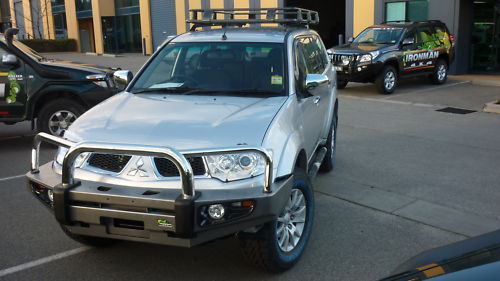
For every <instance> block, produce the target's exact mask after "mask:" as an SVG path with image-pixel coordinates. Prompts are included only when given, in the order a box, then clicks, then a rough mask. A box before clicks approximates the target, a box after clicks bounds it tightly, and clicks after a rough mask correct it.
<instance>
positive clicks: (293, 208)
mask: <svg viewBox="0 0 500 281" xmlns="http://www.w3.org/2000/svg"><path fill="white" fill-rule="evenodd" d="M313 219H314V196H313V191H312V186H311V183H310V182H309V179H308V178H307V176H306V175H305V173H304V172H302V171H297V172H295V173H294V181H293V187H292V191H291V193H290V197H289V198H288V201H287V202H286V204H285V206H284V208H283V210H282V212H281V214H280V215H279V216H278V217H277V218H276V219H275V220H273V221H271V222H268V223H266V224H265V225H264V226H263V227H262V228H261V229H260V230H259V231H258V232H257V233H252V234H250V233H240V234H239V235H238V237H239V238H240V241H241V249H242V253H243V255H244V257H245V258H246V259H247V260H248V261H249V262H251V263H253V264H255V265H257V266H259V267H261V268H263V269H265V270H267V271H271V272H283V271H285V270H287V269H290V268H291V267H292V266H293V265H294V264H295V263H297V261H298V260H299V258H300V257H301V256H302V253H303V252H304V249H305V247H306V245H307V242H308V241H309V237H310V236H311V231H312V227H313Z"/></svg>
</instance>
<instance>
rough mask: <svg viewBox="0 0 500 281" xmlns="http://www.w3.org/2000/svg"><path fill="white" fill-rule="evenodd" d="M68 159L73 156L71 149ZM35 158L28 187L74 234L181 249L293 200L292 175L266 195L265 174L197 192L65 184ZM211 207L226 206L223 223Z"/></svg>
mask: <svg viewBox="0 0 500 281" xmlns="http://www.w3.org/2000/svg"><path fill="white" fill-rule="evenodd" d="M67 144H68V143H67ZM37 145H38V146H39V144H36V145H35V147H36V146H37ZM68 145H69V144H68ZM77 146H78V145H77ZM75 155H76V154H75ZM68 157H69V158H71V157H72V155H71V149H70V152H69V153H68V156H67V158H68ZM35 158H36V159H35ZM33 159H34V160H36V161H34V165H33V167H32V168H33V169H32V171H31V172H28V173H27V174H26V176H27V179H28V188H29V189H30V191H31V192H32V193H33V195H34V196H35V197H36V198H37V199H39V200H40V201H41V202H42V203H43V204H44V205H45V206H47V207H48V208H49V209H50V210H51V211H53V213H54V215H55V217H56V219H57V221H58V222H59V223H61V224H63V225H65V227H66V228H67V229H68V230H69V231H71V232H72V233H73V234H77V235H87V236H96V237H104V238H112V239H120V240H130V241H139V242H148V243H156V244H164V245H173V246H182V247H192V246H195V245H198V244H201V243H205V242H208V241H211V240H214V239H217V238H221V237H225V236H228V235H231V234H234V233H236V232H239V231H244V230H247V229H250V228H253V227H256V226H259V225H262V224H264V223H266V222H269V221H271V220H273V219H275V218H276V217H277V216H278V215H279V214H280V212H281V210H282V208H283V206H284V205H285V203H286V200H288V196H289V194H290V192H291V188H292V183H293V177H288V178H286V179H284V180H281V181H279V182H274V183H271V184H270V186H268V187H267V189H268V190H269V191H268V192H263V191H265V190H267V189H266V186H265V185H266V184H267V181H264V176H260V177H255V178H252V179H247V180H242V181H237V182H234V183H232V182H229V183H222V182H221V186H220V188H217V189H214V188H210V189H200V190H196V191H194V192H193V193H192V194H189V192H186V190H185V188H184V186H183V185H181V186H182V192H181V189H172V188H168V189H162V188H144V187H134V186H122V185H112V184H102V183H99V182H95V181H86V180H83V179H79V180H78V181H76V179H75V180H74V181H72V182H70V183H69V184H61V182H63V183H64V182H65V178H67V177H68V175H67V172H65V171H64V169H63V175H62V176H61V175H59V174H57V173H56V172H55V171H54V169H53V168H52V163H48V164H45V165H43V166H40V167H38V165H37V163H36V162H37V157H35V156H34V157H33ZM65 162H66V159H65ZM69 162H71V161H69ZM71 164H72V163H71ZM35 168H36V169H35ZM71 174H72V172H71V173H70V176H71ZM181 179H182V178H181ZM191 179H192V178H191ZM181 182H182V180H181ZM184 183H185V182H184ZM194 184H196V181H194ZM232 185H233V186H232ZM235 186H237V187H238V188H234V187H235ZM232 187H233V188H232ZM187 195H189V196H187ZM243 202H245V203H243ZM212 204H222V205H223V206H225V209H226V215H225V216H224V218H223V219H221V220H213V219H210V217H209V216H207V206H209V205H212Z"/></svg>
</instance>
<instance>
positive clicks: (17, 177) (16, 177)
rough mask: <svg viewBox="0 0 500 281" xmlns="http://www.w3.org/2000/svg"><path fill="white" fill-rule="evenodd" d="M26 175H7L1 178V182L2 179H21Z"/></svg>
mask: <svg viewBox="0 0 500 281" xmlns="http://www.w3.org/2000/svg"><path fill="white" fill-rule="evenodd" d="M22 177H24V175H17V176H12V177H6V178H1V179H0V182H1V181H8V180H14V179H20V178H22Z"/></svg>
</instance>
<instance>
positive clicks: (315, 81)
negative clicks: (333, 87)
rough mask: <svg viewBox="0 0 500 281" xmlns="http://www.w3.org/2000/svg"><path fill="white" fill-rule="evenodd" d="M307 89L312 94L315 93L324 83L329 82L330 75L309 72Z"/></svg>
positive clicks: (306, 83) (306, 82)
mask: <svg viewBox="0 0 500 281" xmlns="http://www.w3.org/2000/svg"><path fill="white" fill-rule="evenodd" d="M305 80H306V81H305V85H304V86H305V87H304V88H305V90H306V91H307V92H308V93H309V94H311V95H314V92H315V91H314V90H315V89H316V88H317V87H319V86H321V85H323V84H326V83H328V82H329V81H330V80H329V79H328V76H326V75H324V74H307V75H306V79H305Z"/></svg>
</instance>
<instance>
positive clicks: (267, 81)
mask: <svg viewBox="0 0 500 281" xmlns="http://www.w3.org/2000/svg"><path fill="white" fill-rule="evenodd" d="M285 81H286V73H285V72H284V52H283V44H275V43H218V42H197V43H170V44H168V45H167V46H165V47H164V48H163V49H162V50H161V51H160V53H158V55H157V56H156V57H155V59H154V60H153V61H152V62H151V63H150V64H149V65H148V67H147V68H146V70H145V71H144V72H143V73H142V74H141V76H140V77H139V78H138V80H137V82H136V83H135V85H134V86H133V89H132V91H137V90H143V89H155V88H169V89H175V88H179V90H180V89H181V88H186V87H190V88H197V89H198V90H205V91H228V93H229V92H230V91H245V90H255V91H259V90H260V91H269V92H276V93H278V94H280V95H284V94H285V90H284V89H285Z"/></svg>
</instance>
